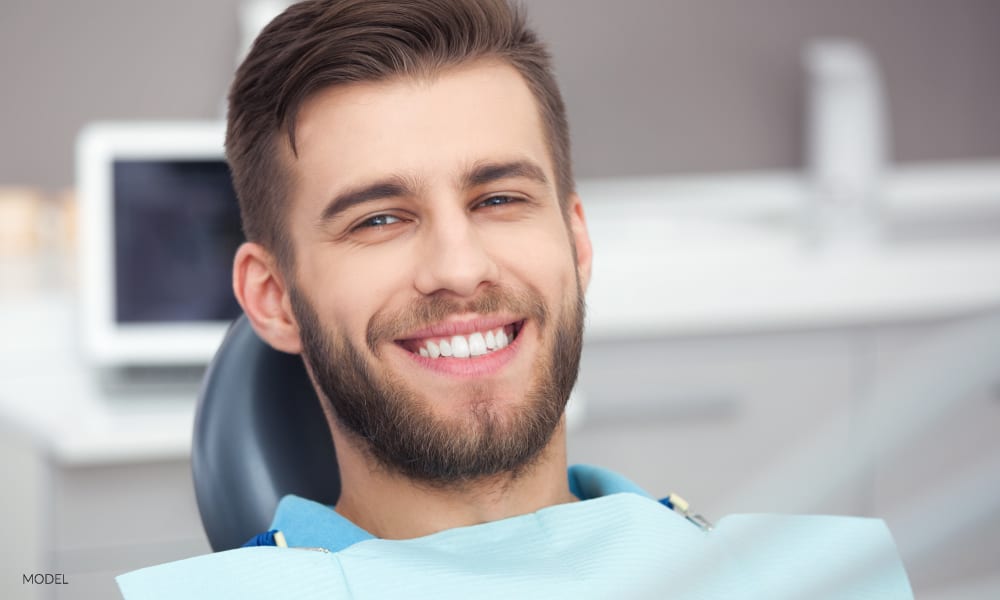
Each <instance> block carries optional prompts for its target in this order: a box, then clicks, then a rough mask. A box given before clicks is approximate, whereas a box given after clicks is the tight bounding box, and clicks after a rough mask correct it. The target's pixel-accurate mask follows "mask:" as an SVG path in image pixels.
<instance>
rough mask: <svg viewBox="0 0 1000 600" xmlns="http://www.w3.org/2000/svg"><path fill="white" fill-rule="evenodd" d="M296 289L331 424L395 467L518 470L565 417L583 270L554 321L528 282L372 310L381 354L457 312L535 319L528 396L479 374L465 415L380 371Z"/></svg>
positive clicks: (475, 473)
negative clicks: (514, 288) (444, 410)
mask: <svg viewBox="0 0 1000 600" xmlns="http://www.w3.org/2000/svg"><path fill="white" fill-rule="evenodd" d="M289 292H290V298H291V304H292V310H293V312H294V314H295V317H296V319H297V320H298V323H299V329H300V332H301V338H302V345H303V349H302V355H303V359H304V360H305V362H306V363H307V365H308V366H309V368H310V371H311V374H312V376H313V383H314V385H315V386H316V388H317V392H318V395H319V397H320V401H321V402H322V403H323V408H324V412H325V413H326V414H327V418H328V419H330V420H331V422H330V425H331V427H334V426H339V427H340V429H342V430H344V431H346V432H347V433H348V434H349V435H351V436H352V437H353V438H354V440H355V441H356V442H358V446H359V447H360V448H361V449H362V450H363V451H364V452H366V454H367V455H368V456H369V457H370V458H372V459H373V460H374V461H375V462H376V463H378V464H379V465H381V466H382V467H384V468H386V469H388V470H390V471H394V472H396V473H399V474H401V475H403V476H405V477H407V478H410V479H412V480H416V481H420V482H423V483H425V484H428V485H432V486H437V487H447V486H455V485H461V484H464V483H467V482H470V481H475V480H479V479H483V478H487V477H491V476H496V475H501V474H507V475H509V476H511V477H512V478H513V477H517V476H518V475H519V474H520V473H521V472H523V470H524V469H525V468H527V467H529V466H530V465H532V464H533V463H534V461H535V460H536V459H537V458H538V457H539V456H540V454H541V453H542V450H543V449H544V448H545V447H546V446H547V445H548V443H549V441H550V440H551V438H552V435H553V433H554V432H555V430H556V428H557V427H558V425H559V423H560V421H561V419H562V415H563V411H564V410H565V408H566V402H567V400H568V399H569V394H570V392H571V391H572V389H573V385H574V384H575V383H576V378H577V373H578V371H579V366H580V353H581V351H582V347H583V320H584V311H585V305H584V298H583V291H582V289H581V287H580V282H579V278H577V280H576V295H575V297H573V298H570V299H567V301H566V302H565V303H564V305H563V306H562V307H561V308H562V310H561V311H560V315H561V316H560V318H559V319H558V320H557V321H552V322H551V323H550V315H549V311H548V309H547V308H546V306H545V303H544V301H543V299H542V296H541V294H540V293H538V292H537V291H535V290H530V289H529V290H527V291H525V292H522V293H513V292H510V291H508V290H505V289H503V288H500V287H498V286H493V287H491V288H488V289H487V290H485V291H484V292H483V294H482V295H481V296H479V297H477V298H475V299H473V300H471V301H468V302H458V301H455V300H453V299H449V298H445V297H442V296H430V297H427V298H424V299H421V300H419V301H417V302H415V303H414V304H413V305H412V306H411V307H409V308H408V309H407V310H405V311H400V312H398V313H393V314H382V313H377V314H376V315H375V316H373V317H372V319H371V321H369V324H368V328H367V332H366V344H367V346H368V350H369V351H370V353H371V354H372V355H374V356H375V357H376V358H378V357H380V355H381V351H380V346H381V345H382V344H384V343H394V340H395V339H397V338H396V337H395V336H401V335H405V334H406V332H408V331H413V330H414V329H416V328H419V327H422V326H426V325H428V324H431V323H434V322H438V321H441V320H443V319H445V318H446V317H448V316H449V315H453V314H461V313H470V312H474V313H478V314H482V315H488V314H491V313H496V312H498V311H505V312H508V313H509V314H514V315H520V316H522V317H525V318H527V319H529V320H531V321H532V322H533V323H534V324H535V325H536V326H537V329H538V331H539V332H540V333H541V334H542V335H540V339H541V340H542V342H543V343H542V346H541V350H540V353H539V356H538V357H537V359H536V360H535V364H534V366H533V368H532V373H531V376H532V383H531V386H530V388H529V390H528V392H527V397H526V398H524V400H523V401H519V402H513V403H510V402H500V401H498V399H497V392H498V391H503V390H496V389H494V387H495V386H491V385H488V384H486V383H484V382H472V383H469V384H467V385H466V386H465V390H464V393H465V394H466V395H467V398H466V399H463V400H460V401H462V402H464V403H465V404H464V405H463V406H462V407H461V408H462V410H461V411H460V415H459V416H453V417H449V418H445V417H441V416H438V415H436V414H435V411H434V410H433V406H432V403H433V401H434V399H432V398H425V397H422V396H421V395H420V394H419V393H418V392H417V391H416V390H414V389H412V388H410V387H409V386H407V385H406V383H405V382H404V381H402V380H401V379H400V378H399V377H398V376H396V375H395V374H393V373H388V372H383V371H379V370H378V369H377V368H376V367H375V365H373V364H372V363H371V362H370V361H369V360H368V358H366V356H365V354H363V353H362V351H361V350H360V349H359V348H358V347H357V346H356V345H355V344H353V343H352V342H351V341H350V340H349V339H348V338H347V337H346V336H344V335H337V334H335V333H332V332H328V331H326V330H325V329H324V328H323V326H322V323H321V321H320V318H319V315H318V314H317V313H316V311H315V310H314V309H313V307H312V305H311V304H309V302H308V301H307V300H306V299H305V296H304V295H303V294H302V293H301V292H300V290H298V289H297V288H296V287H295V286H292V287H291V288H290V290H289ZM547 327H551V328H552V331H549V330H548V329H547ZM521 333H523V328H522V332H521ZM518 335H521V334H520V333H519V334H518ZM518 400H520V399H518ZM440 401H442V402H449V403H451V402H455V401H457V399H452V398H442V399H440Z"/></svg>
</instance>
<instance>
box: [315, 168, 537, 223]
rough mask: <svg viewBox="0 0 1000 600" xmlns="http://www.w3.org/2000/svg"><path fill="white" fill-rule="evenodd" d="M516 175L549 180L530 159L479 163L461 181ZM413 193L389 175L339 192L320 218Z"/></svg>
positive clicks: (325, 219)
mask: <svg viewBox="0 0 1000 600" xmlns="http://www.w3.org/2000/svg"><path fill="white" fill-rule="evenodd" d="M514 177H522V178H525V179H530V180H532V181H535V182H536V183H540V184H542V185H547V184H548V182H549V180H548V178H547V177H546V176H545V171H543V170H542V168H541V167H540V166H538V165H537V164H535V163H533V162H531V161H528V160H513V161H508V162H489V163H477V164H476V165H474V166H473V167H472V168H471V169H469V170H468V171H467V172H465V173H464V174H463V175H462V176H461V178H460V181H461V184H462V187H463V188H464V189H470V188H474V187H478V186H481V185H485V184H487V183H492V182H495V181H499V180H501V179H509V178H514ZM414 195H416V186H415V185H414V182H413V181H412V180H407V179H406V178H404V177H400V176H392V177H388V178H386V179H383V180H381V181H376V182H374V183H370V184H367V185H362V186H360V187H357V188H353V189H348V190H345V191H343V192H341V193H339V194H337V195H336V196H335V197H334V199H333V200H331V201H330V203H329V204H327V205H326V207H325V208H324V209H323V212H322V213H321V214H320V217H319V221H320V223H328V222H330V221H332V220H334V219H336V218H337V217H338V216H340V215H341V214H342V213H344V212H345V211H347V210H349V209H351V208H353V207H354V206H357V205H359V204H364V203H366V202H374V201H376V200H384V199H386V198H400V197H404V196H414Z"/></svg>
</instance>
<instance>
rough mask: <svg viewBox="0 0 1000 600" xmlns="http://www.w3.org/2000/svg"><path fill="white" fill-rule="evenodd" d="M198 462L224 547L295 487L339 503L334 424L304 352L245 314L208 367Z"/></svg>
mask: <svg viewBox="0 0 1000 600" xmlns="http://www.w3.org/2000/svg"><path fill="white" fill-rule="evenodd" d="M191 462H192V465H191V466H192V471H193V474H194V488H195V494H196V495H197V498H198V510H199V511H200V512H201V521H202V524H203V525H204V527H205V532H206V533H207V534H208V540H209V543H211V545H212V548H213V549H214V550H216V551H219V550H228V549H230V548H236V547H238V546H240V545H242V544H243V543H244V542H246V541H247V540H248V539H250V538H251V537H253V536H254V535H256V534H258V533H261V532H264V531H266V530H267V528H268V526H269V525H270V523H271V518H272V516H273V515H274V510H275V508H276V507H277V505H278V501H279V500H280V499H281V497H282V496H284V495H286V494H296V495H299V496H303V497H305V498H309V499H311V500H316V501H317V502H322V503H324V504H331V505H332V504H334V503H336V501H337V497H338V496H339V494H340V477H339V474H338V471H337V462H336V456H335V454H334V449H333V441H332V439H331V437H330V430H329V427H328V426H327V422H326V418H325V417H324V415H323V410H322V408H321V407H320V404H319V400H318V399H317V397H316V394H315V392H314V391H313V388H312V384H311V383H310V381H309V378H308V376H307V375H306V371H305V367H304V366H303V364H302V359H301V357H299V356H297V355H291V354H284V353H282V352H278V351H277V350H274V349H273V348H271V347H270V346H268V345H267V344H266V343H264V342H263V341H262V340H261V339H260V338H259V337H257V334H256V333H255V332H254V330H253V328H252V327H251V326H250V323H249V321H247V318H246V316H245V315H244V316H240V318H239V319H237V320H236V321H235V322H234V323H233V325H232V326H231V327H230V328H229V332H228V333H227V334H226V337H225V340H223V342H222V346H220V347H219V351H218V352H217V353H216V355H215V358H214V359H212V363H211V364H210V365H209V367H208V371H207V372H206V373H205V379H204V381H203V382H202V386H201V393H200V394H199V398H198V408H197V413H196V416H195V425H194V440H193V444H192V456H191Z"/></svg>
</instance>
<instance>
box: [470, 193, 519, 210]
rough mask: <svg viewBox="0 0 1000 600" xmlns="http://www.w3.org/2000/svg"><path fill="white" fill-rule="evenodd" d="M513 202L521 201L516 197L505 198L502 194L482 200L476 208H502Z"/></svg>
mask: <svg viewBox="0 0 1000 600" xmlns="http://www.w3.org/2000/svg"><path fill="white" fill-rule="evenodd" d="M515 202H521V199H520V198H518V197H516V196H505V195H503V194H500V195H497V196H490V197H489V198H487V199H485V200H483V201H482V202H480V203H479V204H477V205H476V206H477V207H479V206H483V207H491V206H503V205H504V204H513V203H515Z"/></svg>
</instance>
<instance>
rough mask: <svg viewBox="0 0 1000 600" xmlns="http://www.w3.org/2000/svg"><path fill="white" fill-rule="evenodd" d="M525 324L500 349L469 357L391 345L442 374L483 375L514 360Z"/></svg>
mask: <svg viewBox="0 0 1000 600" xmlns="http://www.w3.org/2000/svg"><path fill="white" fill-rule="evenodd" d="M527 325H528V322H527V321H525V322H524V323H523V324H522V325H521V330H520V331H519V332H518V333H517V337H515V338H514V341H512V342H511V343H510V344H508V345H507V347H505V348H503V349H502V350H494V351H493V352H488V353H486V354H483V355H481V356H472V357H469V358H453V357H447V356H442V357H440V358H429V357H426V356H420V355H419V354H414V353H413V352H410V351H409V350H407V349H405V348H403V347H402V346H400V345H398V344H393V345H394V346H395V347H396V348H397V349H398V350H399V351H400V352H403V353H405V354H406V355H407V356H409V357H410V358H411V359H412V360H413V361H414V362H416V363H417V364H418V365H419V366H421V367H424V368H426V369H428V370H431V371H435V372H437V373H440V374H442V375H450V376H452V377H468V378H472V377H483V376H487V375H494V374H496V373H498V372H499V371H500V370H501V369H503V368H504V367H505V366H507V364H508V363H510V361H512V360H514V356H516V355H517V352H518V350H519V349H520V348H521V338H522V337H523V336H524V334H525V330H526V329H527Z"/></svg>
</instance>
